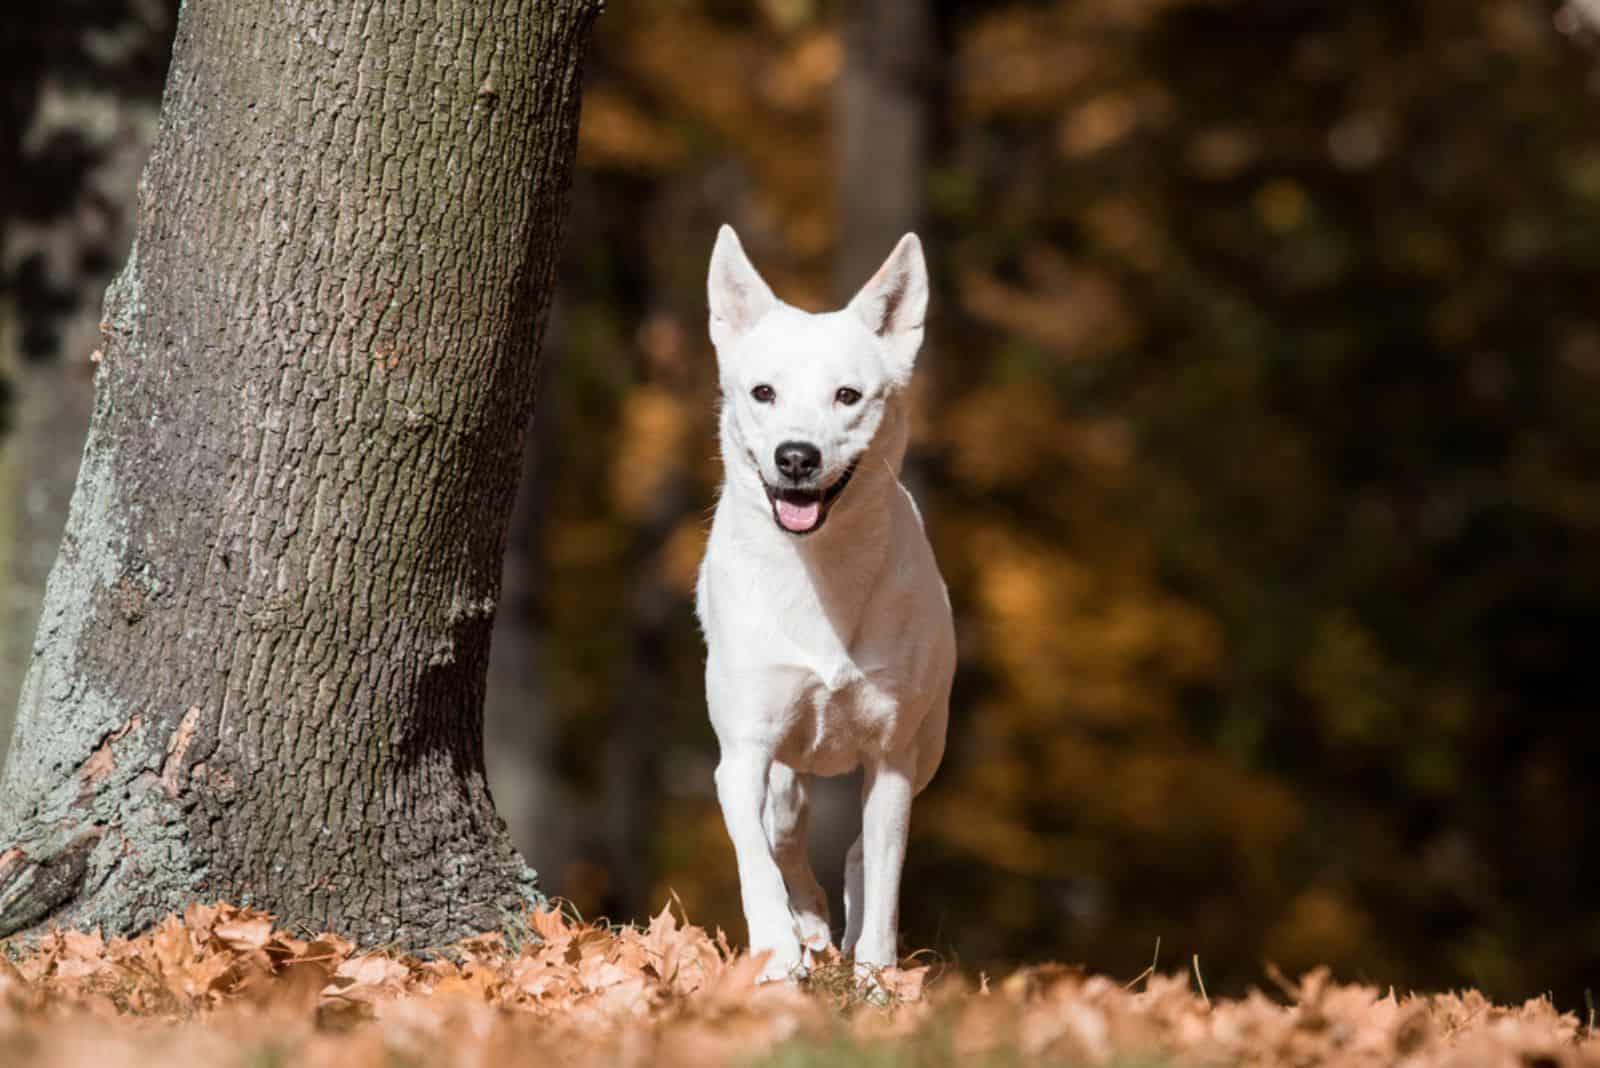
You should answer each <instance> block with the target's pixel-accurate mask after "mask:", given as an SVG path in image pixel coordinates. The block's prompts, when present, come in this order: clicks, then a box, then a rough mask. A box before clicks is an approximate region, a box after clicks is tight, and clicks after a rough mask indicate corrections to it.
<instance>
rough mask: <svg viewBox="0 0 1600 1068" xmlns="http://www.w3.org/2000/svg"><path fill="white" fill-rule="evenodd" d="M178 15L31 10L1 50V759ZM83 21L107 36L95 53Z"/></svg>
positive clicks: (119, 4)
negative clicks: (5, 93)
mask: <svg viewBox="0 0 1600 1068" xmlns="http://www.w3.org/2000/svg"><path fill="white" fill-rule="evenodd" d="M176 8H177V4H176V3H173V2H172V0H161V2H158V3H147V4H142V5H134V4H131V3H126V2H124V0H100V2H99V3H98V5H97V7H96V8H95V9H93V10H89V9H85V8H73V9H72V10H70V11H64V10H59V9H58V10H51V9H49V8H45V9H38V8H35V9H33V10H29V11H26V12H19V13H18V16H17V17H16V18H14V19H12V21H11V22H10V24H9V27H8V32H9V34H10V37H9V40H7V41H6V42H5V43H4V44H0V59H3V60H4V65H5V69H6V71H7V74H8V77H10V78H11V79H12V84H13V88H12V92H11V94H10V96H9V97H8V98H7V99H6V100H5V102H4V105H0V107H3V113H0V136H3V138H4V141H3V143H0V280H3V286H0V384H3V385H4V387H5V388H6V389H8V391H9V397H8V398H6V400H7V403H6V404H5V408H4V411H0V761H3V760H4V757H5V750H6V746H7V744H8V743H9V741H10V738H11V727H12V717H13V715H14V713H15V712H16V707H17V696H18V693H19V692H20V690H21V688H22V676H23V673H24V672H25V671H26V670H27V666H28V661H29V658H30V655H31V650H32V648H33V639H34V633H35V631H36V630H37V628H38V624H39V609H40V606H41V605H42V604H43V602H44V588H45V579H46V577H47V576H48V575H49V572H50V566H51V564H52V563H54V561H55V558H56V550H57V549H58V548H59V546H60V544H61V532H62V530H63V528H64V527H65V526H66V522H67V503H68V501H69V500H70V499H71V497H72V487H73V484H74V482H75V481H76V479H77V474H78V460H79V458H80V457H81V456H82V455H83V441H84V434H85V432H86V431H87V429H88V426H89V412H90V409H91V408H92V407H93V405H94V377H93V370H94V367H93V364H92V363H91V362H90V353H91V352H93V351H94V349H95V348H96V347H97V346H98V345H99V343H100V332H99V328H98V323H99V321H100V302H101V297H102V296H103V294H104V293H105V287H106V283H107V282H109V281H110V280H111V276H112V275H113V274H114V273H115V270H116V267H117V265H119V264H120V263H122V261H123V260H124V259H126V258H127V254H128V246H129V243H130V242H131V241H132V240H133V226H134V218H133V215H134V212H133V201H134V186H135V185H136V184H137V182H138V179H139V171H140V169H141V168H142V167H143V166H144V161H145V158H146V157H147V156H148V155H149V154H150V143H151V141H152V140H153V138H154V135H155V128H156V114H157V110H158V108H159V105H160V97H161V83H162V78H163V74H164V72H165V70H166V58H167V56H169V55H170V54H171V51H172V25H173V21H174V20H175V18H176ZM79 20H82V22H83V23H84V24H85V25H93V26H97V27H103V28H105V29H107V30H110V31H111V32H108V33H103V34H100V35H99V36H98V37H97V40H96V42H95V47H94V49H93V50H92V51H91V50H89V49H88V48H87V47H86V45H85V43H84V39H85V38H87V37H88V32H87V30H86V29H85V28H84V26H82V25H78V22H79ZM68 26H75V27H76V28H77V31H78V32H77V33H76V34H74V33H69V32H64V29H65V28H66V27H68Z"/></svg>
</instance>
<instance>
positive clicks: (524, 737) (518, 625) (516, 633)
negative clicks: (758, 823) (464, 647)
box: [483, 299, 578, 890]
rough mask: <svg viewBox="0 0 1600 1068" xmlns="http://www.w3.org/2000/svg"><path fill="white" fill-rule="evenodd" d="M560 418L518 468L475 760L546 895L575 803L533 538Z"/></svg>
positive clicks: (545, 413)
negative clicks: (564, 769)
mask: <svg viewBox="0 0 1600 1068" xmlns="http://www.w3.org/2000/svg"><path fill="white" fill-rule="evenodd" d="M561 320H562V316H561V304H560V300H559V299H557V301H556V304H555V307H554V308H552V310H551V315H550V324H549V326H548V327H547V328H546V330H545V342H544V346H543V348H544V353H545V356H544V359H543V361H542V366H541V367H540V368H539V378H540V384H539V396H540V397H541V398H543V397H547V396H549V394H550V391H551V382H552V380H553V379H554V378H555V376H556V375H557V374H559V373H560V371H559V363H560V360H561V358H562V357H561V351H562V347H563V344H562V334H563V331H562V322H561ZM560 429H561V423H560V412H559V411H557V410H556V409H555V408H554V407H553V406H552V405H550V404H548V403H545V402H543V401H541V405H540V409H539V418H538V419H536V420H534V424H533V433H532V436H531V438H530V439H529V442H528V447H527V449H526V455H525V456H524V457H523V463H522V479H521V481H520V483H519V485H518V486H517V498H516V505H515V506H514V507H513V509H512V512H511V528H510V530H509V532H508V535H507V540H506V555H505V570H504V572H503V578H502V580H501V588H500V611H499V613H498V614H497V615H496V616H495V621H494V636H493V642H492V651H491V653H490V655H489V683H488V694H487V698H486V700H485V703H484V712H483V721H484V741H485V753H484V759H485V764H486V766H487V770H488V774H489V788H490V789H491V790H492V791H493V793H494V799H495V808H496V810H497V811H498V812H499V813H500V816H501V818H503V819H504V820H505V821H506V827H507V828H508V829H509V830H510V832H511V839H512V841H513V842H514V843H515V844H516V847H517V849H518V851H519V852H521V853H522V855H523V857H524V858H525V859H526V860H527V861H528V863H529V864H531V865H532V866H533V867H534V868H535V869H537V870H538V871H539V872H540V873H541V880H540V881H541V884H542V885H543V886H544V887H545V889H546V890H549V889H550V888H551V887H552V886H554V885H555V883H553V882H552V880H554V879H559V878H560V873H561V872H563V871H565V870H566V868H567V865H568V864H569V863H570V862H571V860H572V855H573V850H574V843H575V840H576V824H577V822H578V819H577V815H576V805H577V801H576V799H575V798H574V797H572V796H571V792H570V790H569V788H568V787H567V786H566V785H565V783H564V782H563V780H562V777H561V775H560V774H559V772H558V770H557V768H558V765H557V745H558V743H559V741H560V730H559V724H558V722H557V720H556V717H555V715H554V712H553V710H552V707H551V698H550V689H549V682H548V680H549V670H548V669H549V618H548V613H547V612H546V610H545V607H544V590H545V585H546V582H547V581H548V579H549V573H548V567H547V561H546V556H545V551H544V538H543V531H544V529H545V523H546V519H547V513H548V506H549V503H550V499H551V495H552V494H553V493H554V486H555V472H556V466H557V457H556V447H557V442H558V439H559V436H560Z"/></svg>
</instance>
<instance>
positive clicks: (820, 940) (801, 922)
mask: <svg viewBox="0 0 1600 1068" xmlns="http://www.w3.org/2000/svg"><path fill="white" fill-rule="evenodd" d="M794 933H795V937H796V938H798V939H799V940H800V948H801V949H803V950H805V951H806V953H807V954H808V955H809V954H812V953H826V952H827V951H828V950H830V949H832V948H833V931H832V930H830V929H829V927H828V921H827V919H826V918H825V917H822V916H818V915H816V914H814V913H801V914H800V915H798V916H796V917H795V921H794Z"/></svg>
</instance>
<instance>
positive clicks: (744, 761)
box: [716, 747, 800, 982]
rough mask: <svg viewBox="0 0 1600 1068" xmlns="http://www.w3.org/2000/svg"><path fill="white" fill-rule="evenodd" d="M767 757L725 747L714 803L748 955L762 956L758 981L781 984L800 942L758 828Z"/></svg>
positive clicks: (764, 796) (791, 968)
mask: <svg viewBox="0 0 1600 1068" xmlns="http://www.w3.org/2000/svg"><path fill="white" fill-rule="evenodd" d="M771 765H772V754H771V753H769V752H766V751H764V750H761V749H758V748H755V747H741V748H727V747H724V749H723V751H722V760H721V762H720V763H718V764H717V776H716V778H717V801H718V802H719V803H720V804H721V805H722V818H723V820H724V822H726V823H727V825H728V837H729V838H731V839H733V852H734V856H735V857H736V858H737V860H738V863H739V894H740V897H741V898H742V899H743V903H744V919H745V923H746V925H747V926H748V927H749V928H750V952H751V953H752V954H754V953H760V952H763V951H768V952H770V953H771V956H770V957H768V958H767V963H766V965H765V966H764V967H763V968H762V971H761V981H763V982H768V981H771V980H774V979H785V978H788V976H789V975H790V974H791V973H793V972H794V971H795V970H796V969H798V968H799V967H800V940H799V938H798V937H796V935H795V930H794V919H793V917H792V916H791V915H790V913H789V892H788V891H787V890H786V889H785V888H784V885H783V873H782V872H781V871H779V870H778V862H777V860H776V859H775V858H774V857H773V855H772V846H771V844H770V843H769V842H768V841H767V834H766V830H765V829H764V828H763V826H762V822H761V818H762V811H763V810H764V809H765V807H766V803H767V770H768V769H769V768H770V767H771Z"/></svg>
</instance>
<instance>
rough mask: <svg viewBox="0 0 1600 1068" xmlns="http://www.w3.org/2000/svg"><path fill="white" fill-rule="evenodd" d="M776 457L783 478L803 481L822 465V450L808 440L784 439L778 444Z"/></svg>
mask: <svg viewBox="0 0 1600 1068" xmlns="http://www.w3.org/2000/svg"><path fill="white" fill-rule="evenodd" d="M777 459H778V470H779V471H781V472H783V475H784V477H785V478H789V479H793V480H794V481H796V482H803V481H805V480H806V479H808V478H810V477H811V476H812V475H814V474H816V473H817V468H819V467H821V466H822V450H821V449H819V448H817V447H816V446H815V445H813V444H811V443H810V442H809V441H786V442H784V443H783V444H782V445H779V446H778V453H777Z"/></svg>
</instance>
